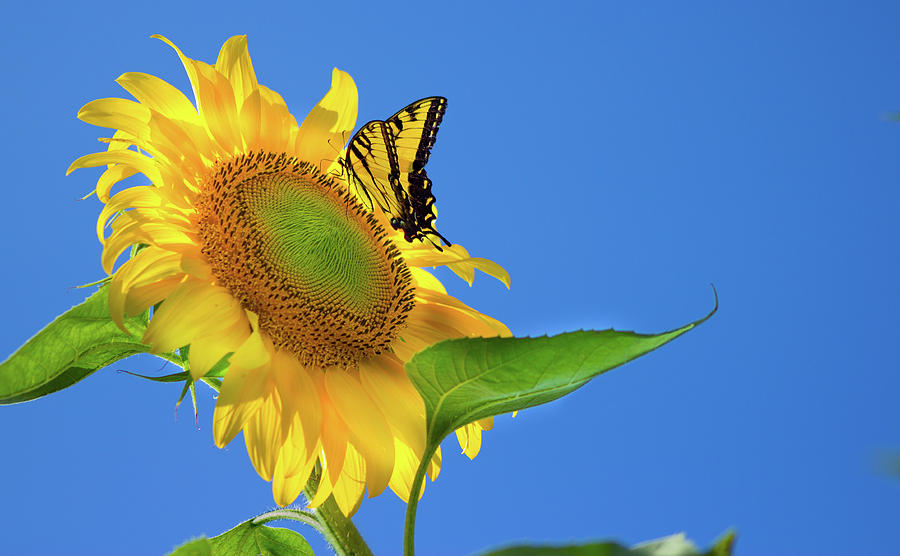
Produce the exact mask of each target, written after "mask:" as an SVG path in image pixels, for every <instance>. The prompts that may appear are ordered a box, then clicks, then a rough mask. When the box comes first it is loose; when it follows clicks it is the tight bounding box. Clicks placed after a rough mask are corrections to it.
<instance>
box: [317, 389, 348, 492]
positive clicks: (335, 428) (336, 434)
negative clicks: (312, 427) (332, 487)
mask: <svg viewBox="0 0 900 556" xmlns="http://www.w3.org/2000/svg"><path fill="white" fill-rule="evenodd" d="M322 383H323V387H324V379H323V380H322ZM321 395H323V394H321V393H320V396H321ZM349 441H350V431H349V429H348V428H347V425H346V424H345V423H344V421H343V420H342V419H341V418H340V416H339V415H338V413H337V410H336V409H335V408H334V405H333V404H332V402H331V400H329V399H328V398H327V395H325V398H324V399H323V400H322V453H323V454H324V458H323V459H324V462H323V464H324V467H323V469H322V476H323V477H328V478H329V484H332V483H334V482H336V481H337V480H338V478H339V477H340V475H341V469H343V468H344V458H345V457H346V455H347V444H348V443H349Z"/></svg>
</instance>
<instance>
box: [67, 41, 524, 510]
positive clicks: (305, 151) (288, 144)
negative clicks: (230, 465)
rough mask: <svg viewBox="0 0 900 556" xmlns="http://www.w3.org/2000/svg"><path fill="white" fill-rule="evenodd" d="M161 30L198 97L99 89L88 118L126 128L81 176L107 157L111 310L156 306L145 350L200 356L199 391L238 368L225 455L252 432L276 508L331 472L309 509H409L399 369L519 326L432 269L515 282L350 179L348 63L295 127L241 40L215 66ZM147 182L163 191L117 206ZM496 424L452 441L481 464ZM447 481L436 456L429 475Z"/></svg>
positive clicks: (409, 390) (165, 87) (225, 398)
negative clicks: (212, 377)
mask: <svg viewBox="0 0 900 556" xmlns="http://www.w3.org/2000/svg"><path fill="white" fill-rule="evenodd" d="M156 38H159V39H161V40H163V41H165V42H166V43H167V44H168V45H169V46H171V47H172V48H173V49H174V50H175V52H176V53H177V54H178V56H179V58H180V59H181V62H182V64H183V65H184V68H185V70H186V71H187V75H188V77H189V79H190V83H191V86H192V88H193V94H194V99H195V101H196V105H195V104H194V103H192V102H191V101H190V100H189V99H188V98H187V97H186V96H185V95H184V94H183V93H182V92H181V91H179V90H178V89H177V88H175V87H173V86H172V85H170V84H169V83H167V82H165V81H163V80H161V79H159V78H157V77H154V76H152V75H148V74H144V73H126V74H124V75H122V76H121V77H119V78H118V79H117V80H116V81H117V83H119V85H121V86H122V87H123V88H124V89H125V90H126V91H127V92H128V93H130V94H131V95H132V96H133V97H134V98H135V99H136V101H132V100H125V99H119V98H105V99H100V100H95V101H93V102H90V103H88V104H87V105H85V106H84V107H83V108H82V109H81V110H80V111H79V113H78V117H79V118H80V119H81V120H83V121H85V122H87V123H90V124H93V125H97V126H101V127H105V128H111V129H115V130H116V131H115V132H114V133H113V134H112V137H109V138H103V139H101V141H103V142H105V143H107V144H108V148H107V150H105V151H103V152H99V153H94V154H89V155H86V156H83V157H81V158H79V159H78V160H76V161H75V162H73V163H72V165H71V167H70V168H69V170H68V172H71V171H73V170H75V169H77V168H85V167H97V166H106V169H105V171H104V172H103V173H102V175H101V176H100V178H99V180H98V181H97V186H96V195H97V197H98V198H99V199H100V200H101V201H102V202H103V203H105V206H104V208H103V210H102V211H101V213H100V217H99V219H98V221H97V234H98V237H99V238H100V241H101V242H102V244H103V253H102V264H103V268H104V270H105V271H106V272H107V273H108V274H110V275H111V279H110V282H109V309H110V314H111V317H112V319H113V320H114V321H115V322H117V323H118V324H119V326H120V327H123V329H124V326H123V324H122V322H123V316H124V315H136V314H139V313H141V312H143V311H145V310H147V309H148V308H151V307H155V308H154V309H153V312H152V318H151V320H150V324H149V326H148V327H147V330H146V333H145V334H144V336H143V341H144V343H146V344H148V345H149V346H151V348H152V350H153V351H154V352H156V353H167V352H171V351H173V350H176V349H181V350H185V348H187V347H188V346H189V349H188V350H187V352H188V358H187V363H188V368H189V370H190V373H191V376H192V377H193V379H194V380H197V379H199V378H200V377H203V376H204V375H206V374H207V373H208V372H209V371H210V370H211V369H212V368H213V367H214V366H216V365H217V364H219V363H221V362H223V361H226V360H227V363H228V370H227V372H226V373H225V376H224V378H223V381H222V384H221V389H220V392H219V395H218V399H217V401H216V408H215V412H214V415H213V436H214V439H215V442H216V445H218V446H219V447H224V446H225V445H227V444H228V443H229V442H231V441H232V439H234V437H235V436H236V435H237V434H238V433H239V432H241V431H243V433H244V442H245V444H246V446H247V452H248V454H249V455H250V460H251V461H252V463H253V466H254V468H255V469H256V471H257V472H258V473H259V475H260V476H261V477H262V478H263V479H265V480H267V481H271V483H272V492H273V496H274V499H275V502H276V503H278V504H279V505H281V506H286V505H288V504H291V503H292V502H293V501H294V500H295V499H296V498H297V497H298V496H299V494H300V492H301V491H302V490H303V488H304V486H305V485H306V483H307V481H308V480H309V478H310V476H311V473H312V471H313V469H314V468H316V466H317V465H318V466H319V469H320V471H321V476H320V480H319V486H318V489H317V490H316V492H315V494H314V496H313V497H312V500H311V501H310V505H311V506H313V507H315V506H317V505H319V504H321V503H322V502H324V501H325V500H326V499H327V498H328V497H329V496H331V495H333V496H334V498H335V501H336V502H337V504H338V506H339V507H340V509H341V511H343V513H344V514H346V515H352V514H353V513H354V512H355V511H356V510H357V509H358V507H359V505H360V503H361V501H362V498H363V494H364V492H365V491H366V488H368V493H369V496H370V497H372V496H377V495H378V494H380V493H381V492H383V491H384V490H385V488H387V487H390V489H391V490H393V491H394V492H395V493H396V494H397V495H398V496H400V498H402V499H404V500H405V501H408V499H409V495H410V485H411V481H412V478H413V475H414V473H415V470H416V468H417V467H418V465H419V462H420V459H421V457H422V454H423V451H424V444H425V410H424V403H423V401H422V399H421V398H420V396H419V395H418V393H417V391H416V390H415V389H414V388H413V386H412V383H411V382H410V381H409V379H408V378H407V376H406V374H405V372H404V370H403V366H404V363H405V362H407V361H408V360H409V359H410V358H411V357H412V356H413V355H414V354H415V353H416V352H418V351H420V350H421V349H423V348H426V347H428V346H430V345H432V344H434V343H436V342H439V341H441V340H445V339H448V338H458V337H465V336H498V335H499V336H508V335H510V333H509V329H508V328H507V327H506V326H505V325H503V324H502V323H501V322H499V321H497V320H495V319H493V318H491V317H489V316H486V315H484V314H481V313H479V312H478V311H476V310H474V309H472V308H471V307H468V306H467V305H465V304H463V303H462V302H460V301H459V300H457V299H455V298H454V297H451V296H449V295H447V293H446V290H445V289H444V287H443V286H442V284H441V283H440V282H439V281H438V280H437V278H435V277H434V276H433V275H432V274H430V273H429V272H428V271H426V270H424V269H423V268H422V267H434V266H440V265H444V266H447V267H448V268H450V269H451V270H452V271H453V272H455V273H456V274H458V275H459V276H461V277H462V278H464V279H465V280H466V281H467V282H468V283H469V285H471V283H472V279H473V276H474V270H475V269H476V268H477V269H480V270H482V271H484V272H486V273H488V274H490V275H492V276H494V277H496V278H498V279H500V280H502V281H503V282H504V283H505V284H506V285H507V287H509V275H508V274H507V273H506V271H504V270H503V269H502V268H501V267H500V266H499V265H497V264H496V263H493V262H491V261H489V260H486V259H481V258H477V257H470V256H469V254H468V253H467V252H466V250H465V249H463V248H462V247H460V246H458V245H454V246H452V247H445V248H444V249H443V251H438V250H437V249H435V248H434V246H432V245H431V244H430V243H423V242H421V241H419V242H415V243H408V242H406V241H404V239H403V236H402V234H401V233H400V232H398V231H394V230H393V229H392V228H391V227H390V226H389V225H388V223H387V220H386V217H385V216H384V215H383V214H381V213H380V212H378V211H372V210H369V209H368V208H367V206H366V204H365V203H362V202H361V200H360V199H359V198H358V197H357V196H356V192H355V188H351V187H349V186H348V183H347V181H346V177H345V175H344V174H345V173H344V172H341V167H340V164H339V158H340V156H341V154H342V153H340V152H338V149H339V146H340V145H342V144H343V143H344V142H345V140H346V138H347V137H349V136H350V135H351V133H352V130H353V128H354V125H355V121H356V116H357V91H356V85H355V84H354V82H353V79H352V78H351V77H350V75H348V74H347V73H345V72H343V71H341V70H339V69H337V68H335V69H334V70H333V72H332V81H331V88H330V90H329V91H328V92H327V93H326V94H325V96H324V97H323V98H322V100H321V101H320V102H319V103H318V104H317V105H316V106H314V107H313V109H312V111H311V112H310V113H309V115H308V116H307V117H306V118H305V119H304V120H303V123H302V124H300V125H299V126H298V125H297V122H296V120H295V119H294V117H293V116H292V115H291V113H290V112H289V111H288V108H287V105H286V104H285V102H284V100H283V99H282V98H281V96H280V95H279V94H278V93H276V92H274V91H272V90H271V89H268V88H266V87H264V86H262V85H260V84H259V83H258V82H257V80H256V74H255V72H254V70H253V65H252V63H251V60H250V56H249V53H248V51H247V42H246V37H243V36H236V37H232V38H231V39H229V40H228V41H227V42H225V44H224V45H223V46H222V49H221V51H220V52H219V56H218V59H217V61H216V63H215V65H210V64H206V63H204V62H200V61H197V60H192V59H190V58H188V57H186V56H185V55H184V54H183V53H182V52H181V51H180V50H179V49H178V47H176V46H175V45H174V44H173V43H172V42H171V41H169V40H168V39H166V38H164V37H160V36H156ZM136 174H142V175H143V176H144V178H146V180H149V182H150V183H149V184H146V185H136V186H131V187H127V188H125V189H121V190H119V191H118V192H117V193H115V194H114V195H111V192H112V189H113V187H114V186H115V185H116V184H117V183H119V182H121V181H122V180H124V179H126V178H128V177H130V176H133V175H136ZM108 229H111V231H109V233H108V235H107V230H108ZM135 246H136V248H134V249H132V251H131V252H132V253H133V255H132V256H131V258H129V259H127V260H126V261H125V262H123V263H122V264H121V265H119V266H118V268H116V267H115V264H116V261H117V260H118V259H119V257H120V256H121V255H122V254H123V253H124V252H125V251H126V250H127V249H128V248H130V247H135ZM114 269H115V270H114ZM491 426H492V421H491V419H485V420H482V421H479V422H476V423H472V424H470V425H468V426H466V427H464V428H461V429H460V430H458V431H457V438H458V440H459V442H460V445H461V447H462V449H463V452H464V453H465V454H466V455H467V456H469V457H470V458H473V457H475V455H476V454H477V453H478V451H479V448H480V446H481V432H482V431H483V430H488V429H490V428H491ZM439 470H440V452H438V453H437V454H436V455H435V456H434V458H433V459H432V461H431V462H430V464H429V467H428V474H429V476H430V477H431V479H432V480H434V479H435V478H436V477H437V474H438V472H439Z"/></svg>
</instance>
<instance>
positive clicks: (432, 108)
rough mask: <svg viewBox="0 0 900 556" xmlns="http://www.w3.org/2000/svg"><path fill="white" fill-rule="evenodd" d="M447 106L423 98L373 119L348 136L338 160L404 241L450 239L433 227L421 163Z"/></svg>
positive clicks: (427, 184) (438, 99)
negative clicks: (400, 233) (399, 232)
mask: <svg viewBox="0 0 900 556" xmlns="http://www.w3.org/2000/svg"><path fill="white" fill-rule="evenodd" d="M446 110H447V99H446V98H444V97H428V98H423V99H421V100H417V101H415V102H413V103H412V104H410V105H409V106H407V107H406V108H403V109H402V110H400V111H399V112H397V113H396V114H394V115H393V116H391V117H390V118H388V119H386V120H384V121H381V120H373V121H371V122H369V123H367V124H366V125H364V126H362V127H361V128H360V129H359V131H357V132H356V134H354V135H353V137H352V138H351V139H350V142H349V143H348V144H347V152H346V154H345V155H344V158H343V159H341V161H340V164H341V166H342V167H343V168H344V170H346V171H347V174H348V176H349V181H350V183H352V184H353V185H354V186H355V187H356V188H357V189H356V191H357V193H358V196H359V197H360V199H362V200H363V202H364V203H366V204H367V208H369V209H370V210H372V209H373V208H374V205H375V204H377V205H378V207H379V209H381V211H382V212H384V213H385V214H386V215H388V216H389V217H390V224H391V226H392V227H393V228H394V229H395V230H402V231H403V237H404V238H405V239H406V241H408V242H410V243H411V242H413V241H414V240H416V239H427V240H428V241H429V242H431V244H432V245H434V246H435V247H436V248H437V249H438V250H442V249H441V246H440V241H438V242H437V243H435V241H434V240H432V239H431V237H429V236H433V237H435V238H438V239H439V240H442V241H443V242H444V243H446V244H447V245H452V244H451V243H450V242H449V241H447V238H445V237H444V236H442V235H441V234H440V233H438V231H437V230H435V229H434V220H435V218H437V214H435V211H434V202H435V198H434V194H433V193H432V192H431V186H432V183H431V179H430V178H429V177H428V174H427V173H426V172H425V163H427V162H428V157H429V155H430V154H431V147H433V146H434V141H435V139H436V138H437V131H438V127H439V126H440V125H441V119H442V118H443V117H444V112H445V111H446Z"/></svg>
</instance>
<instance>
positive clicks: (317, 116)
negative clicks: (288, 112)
mask: <svg viewBox="0 0 900 556" xmlns="http://www.w3.org/2000/svg"><path fill="white" fill-rule="evenodd" d="M358 110H359V101H358V95H357V91H356V83H354V82H353V78H352V77H350V74H348V73H346V72H343V71H341V70H339V69H337V68H334V71H332V73H331V89H330V90H329V91H328V92H327V93H326V94H325V96H324V97H323V98H322V100H320V101H319V104H317V105H316V106H315V107H313V109H312V111H311V112H310V113H309V115H308V116H306V119H305V120H303V123H302V124H301V125H300V134H299V136H298V137H297V147H296V153H297V157H298V158H300V159H301V160H306V161H308V162H311V163H313V164H317V165H319V166H318V167H320V168H327V167H328V166H330V165H331V162H332V161H333V160H334V159H335V158H336V157H337V155H338V153H339V152H340V150H341V147H343V145H344V143H346V142H347V140H349V139H350V135H351V134H352V133H353V128H354V126H355V125H356V115H357V112H358Z"/></svg>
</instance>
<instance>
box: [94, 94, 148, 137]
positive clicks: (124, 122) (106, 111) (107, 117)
mask: <svg viewBox="0 0 900 556" xmlns="http://www.w3.org/2000/svg"><path fill="white" fill-rule="evenodd" d="M78 119H79V120H81V121H83V122H86V123H89V124H91V125H95V126H99V127H109V128H112V129H121V130H123V131H125V132H127V133H129V134H130V135H133V136H134V137H138V138H141V139H143V140H147V139H149V138H150V128H149V126H148V125H147V124H148V123H149V122H150V110H149V109H147V107H146V106H143V105H141V104H140V103H137V102H134V101H131V100H125V99H123V98H101V99H98V100H92V101H91V102H89V103H87V104H85V105H84V106H82V107H81V109H80V110H79V111H78Z"/></svg>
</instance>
